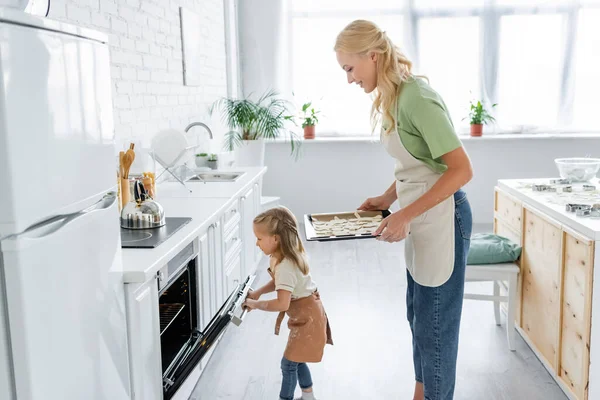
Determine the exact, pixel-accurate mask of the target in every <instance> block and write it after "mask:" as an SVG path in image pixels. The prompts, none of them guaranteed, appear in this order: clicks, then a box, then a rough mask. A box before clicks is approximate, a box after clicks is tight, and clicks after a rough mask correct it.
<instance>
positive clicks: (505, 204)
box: [494, 178, 600, 400]
mask: <svg viewBox="0 0 600 400" xmlns="http://www.w3.org/2000/svg"><path fill="white" fill-rule="evenodd" d="M550 181H551V179H548V178H546V179H544V178H542V179H511V180H499V181H498V182H497V185H496V189H495V198H494V233H496V234H498V235H501V236H505V237H507V238H509V239H511V240H513V241H514V242H515V243H518V244H520V245H521V246H522V250H521V257H520V258H519V266H520V273H519V278H518V279H519V283H518V285H517V305H516V308H517V310H516V315H515V319H516V321H515V322H516V326H517V330H518V332H519V333H520V334H521V336H522V337H523V339H524V340H525V342H526V343H527V344H528V345H529V346H530V347H531V349H532V350H533V352H534V353H535V355H536V356H537V357H538V358H539V360H540V361H541V362H542V364H543V365H544V366H545V367H546V369H547V370H548V372H549V373H550V375H551V376H552V378H554V380H556V382H557V383H558V385H559V386H560V387H561V389H562V390H563V391H564V392H565V394H566V395H567V397H568V398H569V399H571V400H587V399H590V400H591V399H598V398H600V395H599V393H600V385H599V384H598V383H599V382H600V368H598V365H600V364H599V363H598V360H600V345H599V343H600V342H599V341H598V339H599V338H600V323H598V321H600V290H599V288H598V282H600V268H599V267H598V266H600V251H598V246H599V245H600V241H598V240H599V239H600V219H592V218H589V217H578V216H576V214H575V213H572V212H568V211H566V209H565V205H566V204H569V203H571V204H587V205H593V204H598V203H600V191H599V190H597V188H600V182H599V181H598V180H597V179H594V180H593V181H591V182H588V183H587V184H588V185H594V186H596V189H595V190H591V191H584V190H583V183H577V184H572V185H571V187H572V192H568V191H565V192H563V190H562V189H563V188H564V186H565V185H556V184H552V183H550ZM534 184H537V185H541V184H545V185H551V186H552V187H554V188H555V189H556V192H547V191H545V192H539V191H534V190H533V185H534Z"/></svg>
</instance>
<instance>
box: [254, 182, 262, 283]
mask: <svg viewBox="0 0 600 400" xmlns="http://www.w3.org/2000/svg"><path fill="white" fill-rule="evenodd" d="M261 192H262V191H261V190H260V184H259V183H258V182H256V183H255V184H254V214H255V215H258V214H259V213H260V212H261ZM261 257H262V251H261V250H260V249H259V248H258V246H254V267H255V268H256V266H257V265H258V263H259V262H260V259H261ZM252 273H254V271H253V272H252Z"/></svg>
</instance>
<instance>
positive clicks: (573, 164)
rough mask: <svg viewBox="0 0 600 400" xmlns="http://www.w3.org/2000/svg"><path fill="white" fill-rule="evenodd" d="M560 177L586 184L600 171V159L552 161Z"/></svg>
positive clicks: (559, 159)
mask: <svg viewBox="0 0 600 400" xmlns="http://www.w3.org/2000/svg"><path fill="white" fill-rule="evenodd" d="M554 162H555V163H556V167H557V168H558V172H559V173H560V177H561V178H562V179H570V180H571V181H573V182H587V181H589V180H590V179H592V178H594V177H595V176H596V174H597V173H598V170H600V158H587V157H573V158H557V159H555V160H554Z"/></svg>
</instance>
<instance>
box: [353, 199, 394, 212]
mask: <svg viewBox="0 0 600 400" xmlns="http://www.w3.org/2000/svg"><path fill="white" fill-rule="evenodd" d="M393 202H394V199H390V197H389V196H386V195H381V196H377V197H369V198H368V199H367V200H365V202H364V203H362V204H361V205H360V207H358V209H359V210H362V211H376V210H387V209H388V208H390V206H391V205H392V203H393Z"/></svg>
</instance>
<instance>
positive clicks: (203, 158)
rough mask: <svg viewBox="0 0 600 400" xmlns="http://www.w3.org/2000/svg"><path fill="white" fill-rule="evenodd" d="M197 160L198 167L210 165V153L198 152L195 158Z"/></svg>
mask: <svg viewBox="0 0 600 400" xmlns="http://www.w3.org/2000/svg"><path fill="white" fill-rule="evenodd" d="M194 161H195V162H196V167H198V168H204V167H207V166H208V153H198V154H196V158H195V160H194Z"/></svg>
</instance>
